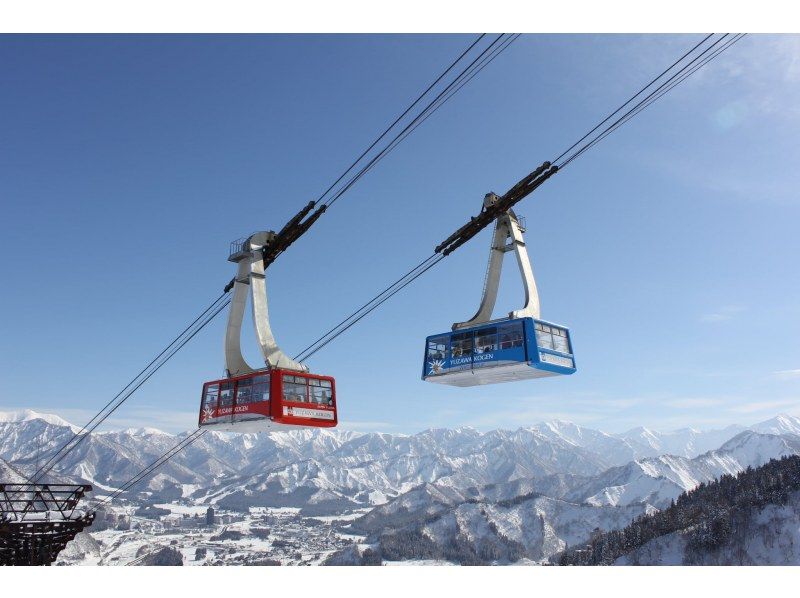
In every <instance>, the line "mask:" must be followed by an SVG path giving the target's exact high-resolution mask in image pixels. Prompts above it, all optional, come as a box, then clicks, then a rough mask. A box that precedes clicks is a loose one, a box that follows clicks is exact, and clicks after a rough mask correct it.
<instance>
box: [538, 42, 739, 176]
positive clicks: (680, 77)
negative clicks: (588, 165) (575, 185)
mask: <svg viewBox="0 0 800 598" xmlns="http://www.w3.org/2000/svg"><path fill="white" fill-rule="evenodd" d="M712 35H713V34H712ZM729 35H730V34H729V33H726V34H724V35H722V36H721V37H719V38H718V39H717V40H716V41H715V42H713V43H712V44H710V45H709V46H708V47H707V48H705V49H704V50H703V51H702V52H701V53H700V54H698V55H697V56H695V57H694V58H693V59H692V60H691V61H690V62H688V63H687V64H685V65H683V66H682V67H681V68H680V69H679V70H678V71H676V72H675V73H674V74H672V75H671V76H670V77H669V78H668V79H666V80H665V81H664V82H662V83H661V84H660V85H659V86H658V87H656V88H655V89H654V90H652V91H651V92H650V93H649V94H648V95H647V96H645V97H644V98H643V99H641V100H640V101H639V102H637V103H636V104H635V105H634V106H633V108H631V109H629V110H628V111H627V112H626V113H625V114H623V115H622V116H620V117H619V118H618V119H617V120H615V121H614V122H613V123H611V124H610V125H609V126H608V127H606V128H605V129H603V130H602V131H601V132H600V133H598V134H597V135H596V136H595V137H594V138H593V139H592V140H591V141H589V142H588V143H586V144H585V145H584V146H582V147H581V148H580V149H578V150H576V151H575V152H574V153H573V154H571V155H570V156H569V157H568V158H566V159H565V160H564V161H563V162H562V163H561V164H560V165H559V168H564V167H565V166H566V165H567V164H569V163H570V162H572V161H573V160H575V159H576V158H578V157H579V156H581V155H582V154H583V153H585V152H586V151H587V150H589V149H591V148H592V147H594V146H595V145H596V144H597V143H599V142H600V141H602V140H603V139H605V138H606V137H607V136H608V135H610V134H611V133H613V132H614V131H616V130H617V129H618V128H619V127H621V126H622V125H624V124H625V123H626V122H628V121H629V120H630V119H631V118H633V117H634V116H636V115H637V114H639V113H640V112H641V111H642V110H644V109H645V108H647V107H648V106H650V105H651V104H653V102H655V101H656V100H658V99H660V98H662V97H663V96H664V95H666V94H667V93H669V92H670V91H671V90H672V89H674V88H675V87H677V86H678V85H680V84H681V83H682V82H683V81H685V80H686V79H688V78H689V77H690V76H691V75H692V74H694V73H695V72H697V71H698V70H700V69H701V68H702V67H703V66H705V65H706V64H708V63H709V62H711V61H712V60H714V59H715V58H716V57H717V56H719V55H720V54H722V53H723V52H724V51H725V50H727V49H728V48H730V47H731V46H732V45H733V44H735V43H736V42H738V41H739V40H741V39H742V38H743V37H744V36H745V35H747V34H746V33H739V34H736V35H734V36H733V37H731V38H730V39H729V40H728V41H727V42H726V43H725V44H723V45H722V46H720V47H719V48H717V49H716V50H714V48H715V47H716V46H717V45H718V44H720V43H721V42H722V41H723V40H725V39H726V38H728V36H729ZM709 37H710V36H707V37H706V38H705V39H704V40H703V42H705V41H706V40H707V39H708V38H709ZM703 42H701V43H703ZM698 45H699V44H698ZM696 48H697V46H695V48H693V49H692V50H694V49H696ZM712 50H713V52H712ZM709 53H710V54H709ZM706 54H709V55H708V56H705V55H706ZM704 56H705V58H703V57H704ZM685 57H686V55H684V57H682V58H685ZM698 61H699V62H698ZM696 62H697V64H695V63H696ZM692 65H694V66H692ZM673 66H674V65H673ZM671 69H672V66H671V67H670V68H669V69H667V71H665V72H664V73H666V72H668V71H669V70H671ZM664 73H662V74H661V75H659V77H657V78H656V80H654V81H653V82H651V83H649V84H648V85H647V86H645V87H643V88H642V89H641V90H640V91H639V92H638V93H637V94H636V96H634V98H635V97H637V96H639V95H640V94H641V93H643V92H644V91H646V90H647V89H648V87H650V86H652V85H653V83H654V82H655V81H657V80H658V79H660V78H661V77H662V76H663V75H664ZM634 98H631V100H632V99H634ZM631 100H629V101H628V102H626V103H625V104H623V106H621V107H620V108H618V109H617V110H616V111H615V112H613V113H612V114H611V115H610V116H609V117H608V118H606V119H605V120H604V121H603V123H605V122H606V121H608V120H609V119H610V118H611V117H613V116H615V115H616V114H617V113H619V112H620V111H621V110H622V108H623V107H624V106H626V105H627V104H628V103H630V101H631ZM603 123H601V124H603ZM598 127H599V125H598ZM598 127H595V129H594V130H596V129H597V128H598ZM586 137H588V135H585V136H584V137H583V138H582V139H581V141H582V140H583V139H585V138H586ZM578 143H580V142H578ZM578 143H575V144H573V146H572V148H574V147H575V146H576V145H578ZM572 148H570V149H572ZM568 152H569V150H567V152H564V153H563V154H561V156H559V157H558V158H557V159H556V160H554V162H557V161H558V160H560V159H561V158H562V157H563V156H564V155H565V154H566V153H568Z"/></svg>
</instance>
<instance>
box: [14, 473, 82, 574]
mask: <svg viewBox="0 0 800 598" xmlns="http://www.w3.org/2000/svg"><path fill="white" fill-rule="evenodd" d="M91 489H92V487H91V486H90V485H88V484H33V483H30V484H4V483H0V565H50V564H52V563H53V562H54V561H55V560H56V558H58V554H59V553H60V552H61V551H62V550H63V549H64V547H65V546H66V545H67V543H68V542H70V541H71V540H72V539H73V538H75V536H76V535H77V534H78V533H79V532H81V531H83V529H85V528H86V527H88V526H89V525H91V523H92V521H93V520H94V513H93V512H82V511H79V510H78V509H77V507H78V503H79V502H80V500H81V499H82V498H83V497H84V496H85V495H86V493H87V492H90V491H91Z"/></svg>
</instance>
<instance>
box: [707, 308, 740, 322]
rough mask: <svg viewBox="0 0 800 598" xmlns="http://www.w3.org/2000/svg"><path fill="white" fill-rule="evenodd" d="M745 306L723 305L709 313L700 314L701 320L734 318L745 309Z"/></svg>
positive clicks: (721, 320)
mask: <svg viewBox="0 0 800 598" xmlns="http://www.w3.org/2000/svg"><path fill="white" fill-rule="evenodd" d="M744 309H745V308H744V307H743V306H741V305H723V306H722V307H720V308H719V309H716V310H715V311H713V312H711V313H707V314H703V315H702V316H700V321H701V322H726V321H728V320H732V319H733V318H735V317H736V316H737V315H738V314H740V313H742V312H743V311H744Z"/></svg>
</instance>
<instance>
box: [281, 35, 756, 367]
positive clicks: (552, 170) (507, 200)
mask: <svg viewBox="0 0 800 598" xmlns="http://www.w3.org/2000/svg"><path fill="white" fill-rule="evenodd" d="M713 35H714V34H709V35H707V36H706V37H704V38H703V39H702V40H701V41H700V42H699V43H697V44H695V45H694V46H693V47H692V48H691V49H690V50H688V51H687V52H685V53H684V54H683V55H682V56H681V57H680V58H678V59H677V60H676V61H675V62H673V63H672V64H671V65H670V66H669V67H667V68H666V69H664V70H663V71H662V72H661V73H660V74H659V75H658V76H656V77H655V78H654V79H652V80H651V81H650V82H649V83H648V84H647V85H645V86H644V87H643V88H642V89H640V90H639V91H637V92H636V93H635V94H634V95H633V96H631V97H630V98H629V99H628V100H627V101H626V102H625V103H623V104H622V105H621V106H620V107H619V108H617V109H616V110H614V111H613V112H612V113H611V114H609V115H608V116H607V117H606V118H605V119H603V120H602V121H601V122H600V123H598V124H597V125H595V126H594V127H593V128H592V129H590V130H589V131H588V132H587V133H586V134H585V135H583V136H582V137H581V138H580V139H578V140H577V141H576V142H575V143H573V144H572V145H571V146H570V147H569V148H568V149H567V150H566V151H564V152H563V153H562V154H561V155H559V156H558V157H557V158H556V159H555V160H552V161H546V162H544V163H543V164H542V165H540V166H539V167H538V168H537V169H536V170H534V171H533V172H531V173H530V174H529V175H527V176H526V177H524V178H523V179H521V180H520V181H519V182H517V183H516V184H515V185H514V186H513V187H512V188H511V189H509V190H508V191H507V192H506V193H505V194H504V195H503V196H500V197H497V198H496V202H495V203H494V205H492V206H491V207H489V208H487V209H484V210H483V211H482V212H481V214H479V215H478V216H476V217H473V218H472V219H471V220H470V222H468V223H467V224H466V225H464V226H462V227H461V228H460V229H458V230H457V231H456V232H455V233H453V234H452V235H451V236H450V237H448V239H446V240H445V241H444V242H442V243H440V244H439V245H438V246H437V247H436V250H435V253H434V254H433V255H431V256H430V257H428V258H426V259H425V260H423V261H422V262H420V263H419V264H417V265H416V266H415V267H414V268H412V269H411V270H409V271H408V272H407V273H406V274H404V275H403V276H401V277H400V278H398V279H397V280H396V281H394V282H393V283H392V284H391V285H389V286H388V287H386V288H385V289H383V290H382V291H381V292H380V293H378V295H376V296H375V297H373V298H372V299H370V300H369V301H367V302H366V303H364V304H363V305H362V306H361V307H359V308H358V309H356V310H355V311H353V312H352V313H350V314H349V315H348V316H347V317H345V318H344V319H343V320H341V321H340V322H339V323H338V324H337V325H336V326H334V327H333V328H331V329H330V330H328V332H326V333H325V334H324V335H322V336H321V337H319V338H318V339H317V340H316V341H314V342H313V343H311V344H310V345H308V346H307V347H306V348H305V349H303V351H301V352H300V353H299V354H298V356H297V357H295V359H300V360H304V359H308V358H309V357H311V356H312V355H314V354H315V353H316V352H317V351H319V350H320V349H322V348H323V347H325V346H327V345H328V344H329V343H330V342H332V341H333V340H334V339H336V338H337V337H338V336H339V335H341V334H343V333H344V332H346V331H347V330H348V329H350V328H351V327H352V326H354V325H355V324H356V323H357V322H359V321H361V320H362V319H363V318H364V317H366V316H367V315H369V314H370V313H372V312H373V311H375V309H377V308H378V307H379V306H381V305H383V304H384V303H385V302H386V301H388V299H390V298H391V297H393V296H394V295H396V294H397V293H398V292H400V291H401V290H402V289H404V288H406V287H407V286H408V285H410V284H411V283H412V282H414V281H415V280H417V279H418V278H419V277H420V276H422V275H423V274H424V273H425V272H427V271H428V270H430V269H431V268H433V267H434V266H435V265H437V264H439V263H440V262H441V261H442V260H443V259H444V258H445V257H446V256H448V255H449V254H450V253H452V252H453V251H455V250H456V249H457V248H458V247H460V246H461V245H463V244H464V243H466V242H467V241H468V240H469V239H471V238H472V237H474V236H475V235H476V234H477V233H478V232H480V231H481V230H483V228H485V227H486V226H488V225H489V224H490V223H491V222H493V221H494V220H495V219H496V217H497V215H498V214H500V213H502V212H505V211H507V210H508V209H510V208H511V207H512V206H513V205H515V204H516V203H518V202H519V201H521V200H522V199H524V198H525V197H527V196H528V195H529V194H530V193H532V192H533V191H534V190H535V189H537V188H538V187H539V186H540V185H542V184H543V183H544V182H545V181H546V180H547V179H549V178H550V177H551V176H553V175H554V174H556V173H557V172H558V171H559V169H560V168H563V167H565V166H566V165H567V164H569V163H571V162H572V161H573V160H575V159H576V158H578V157H579V156H581V155H582V154H583V153H585V152H586V151H588V150H589V149H591V148H592V147H594V145H596V144H597V143H599V142H600V141H602V140H603V139H605V138H606V137H607V136H608V135H610V134H611V133H613V132H614V131H615V130H617V129H618V128H619V127H620V126H622V125H623V124H625V123H626V122H628V121H629V120H630V119H631V118H633V117H634V116H636V115H637V114H639V113H640V112H641V111H642V110H644V109H645V108H647V107H648V106H650V105H651V104H652V103H653V102H655V101H657V100H658V99H660V98H661V97H663V96H664V95H665V94H666V93H668V92H669V91H670V90H672V89H674V88H675V87H676V86H677V85H679V84H680V83H681V82H683V81H685V80H686V79H687V78H688V77H689V76H691V75H692V74H693V73H695V72H696V71H697V70H699V69H700V68H702V67H703V66H705V65H706V64H707V63H708V62H710V61H711V60H713V59H714V58H716V57H717V56H719V55H720V54H721V53H722V52H724V51H725V50H727V49H728V48H729V47H730V46H732V45H733V44H734V43H736V42H737V41H739V40H740V39H741V38H742V37H744V35H745V34H738V35H737V36H735V37H734V38H732V39H731V40H729V41H728V42H726V43H725V44H723V45H722V46H720V47H719V48H717V49H716V50H714V48H715V47H716V46H717V45H718V44H720V43H721V42H722V41H723V40H724V39H726V38H727V36H728V35H729V34H725V35H723V36H722V37H720V38H719V39H717V40H716V41H714V42H712V43H711V44H710V45H708V47H706V48H705V49H703V50H702V51H701V52H700V53H699V54H698V55H697V56H695V57H694V58H692V59H691V60H690V61H689V62H686V63H685V64H682V63H683V62H684V61H685V60H686V59H687V58H688V57H690V56H691V55H692V54H693V53H694V52H695V51H696V50H698V48H701V47H702V46H703V44H705V43H706V42H708V40H710V39H711V38H712V37H713ZM514 39H515V38H514ZM511 41H513V39H512V40H511ZM508 43H511V42H508ZM712 50H713V52H712ZM501 51H502V50H501ZM709 53H710V54H709ZM707 54H708V56H706V55H707ZM704 56H705V58H703V57H704ZM678 65H681V66H680V68H679V69H678V70H677V71H676V72H675V73H673V74H672V75H671V76H670V77H669V78H668V79H667V80H666V81H664V82H662V83H661V84H660V85H658V86H657V87H656V88H655V89H654V90H652V91H651V92H650V93H649V94H648V95H646V96H645V97H644V98H643V99H641V100H640V101H639V102H637V103H636V104H634V105H633V107H632V108H631V109H630V110H628V111H627V112H625V113H624V114H623V115H622V116H620V117H619V118H617V120H615V121H613V122H612V123H611V124H610V125H608V126H607V127H606V128H604V129H601V127H602V126H603V125H604V124H605V123H607V122H608V121H610V120H611V119H612V118H614V117H615V116H617V115H618V114H619V113H620V112H621V111H622V110H623V109H625V107H627V106H628V105H629V104H631V103H632V102H633V101H634V100H636V98H638V97H639V96H641V95H642V94H643V93H645V92H647V91H648V90H649V89H650V88H652V87H653V86H654V85H655V84H656V83H658V82H659V81H660V80H661V79H662V78H663V77H664V76H665V75H667V74H668V73H669V72H670V71H672V70H673V69H674V68H675V67H676V66H678ZM693 65H694V66H693ZM598 129H601V130H600V131H599V132H597V131H598ZM595 132H597V134H596V135H595V136H594V137H591V136H592V134H593V133H595ZM590 137H591V139H589V138H590ZM587 139H589V141H587V142H586V143H585V144H584V145H583V146H581V147H579V148H578V149H577V150H575V152H574V153H572V154H570V155H569V156H568V157H567V158H566V159H565V160H564V161H563V162H562V163H561V165H558V164H557V162H558V161H559V160H561V159H562V158H564V156H566V155H567V154H569V152H570V151H572V150H573V149H575V148H576V147H578V146H579V145H580V144H581V143H582V142H584V141H586V140H587Z"/></svg>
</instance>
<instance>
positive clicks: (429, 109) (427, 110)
mask: <svg viewBox="0 0 800 598" xmlns="http://www.w3.org/2000/svg"><path fill="white" fill-rule="evenodd" d="M505 35H506V34H505V33H501V34H500V35H498V36H497V37H496V38H495V39H494V41H492V43H491V44H489V46H487V47H486V48H485V49H484V50H483V51H482V52H481V53H480V54H479V55H478V56H477V58H475V59H474V60H473V61H472V62H471V63H470V64H469V65H467V67H465V68H464V69H463V70H462V71H461V73H459V74H458V76H457V77H456V78H455V79H454V80H453V81H451V82H450V84H449V85H447V87H445V88H444V89H443V90H442V91H441V92H439V94H438V95H437V96H436V97H435V98H434V99H433V100H431V101H430V102H429V103H428V105H427V106H426V107H425V108H424V109H423V110H422V112H420V113H419V114H418V115H417V116H416V117H414V119H412V121H411V122H410V123H409V124H407V125H406V126H405V127H404V128H403V130H402V131H400V132H399V133H398V134H397V135H396V136H395V138H394V139H393V140H392V141H391V142H390V143H389V145H388V146H386V147H385V148H384V149H383V150H382V151H381V152H379V153H378V154H377V155H376V156H374V157H373V158H372V159H371V160H370V161H369V162H368V163H367V164H366V165H365V166H364V167H363V168H362V169H361V170H360V171H359V172H358V173H356V174H355V175H354V176H353V177H352V178H351V179H350V181H349V182H348V183H346V184H345V185H344V186H342V187H340V189H339V190H338V191H337V192H336V193H335V194H334V195H333V197H331V198H329V199H328V200H327V201H326V202H325V203H324V204H323V205H324V206H325V207H330V206H332V205H333V204H334V203H335V202H336V201H337V200H338V199H339V198H340V197H341V196H342V195H343V194H344V193H345V192H346V191H347V190H348V189H350V188H351V187H352V186H353V185H354V184H355V183H356V182H357V181H358V180H359V179H360V178H361V177H363V176H364V175H365V174H366V173H367V172H368V171H369V170H370V169H371V168H372V167H373V166H374V165H375V164H377V163H378V162H379V161H380V160H381V159H383V157H384V156H385V155H386V154H388V153H389V152H390V151H391V150H393V149H394V147H395V146H396V145H397V144H399V143H400V142H401V141H402V140H403V139H405V138H406V137H408V135H409V134H410V133H411V131H412V130H413V129H412V127H413V128H416V126H415V125H416V124H417V123H418V122H419V124H421V122H420V121H421V120H424V118H426V115H427V114H428V113H432V111H434V110H435V109H436V107H437V106H436V105H437V104H438V103H440V102H441V103H444V101H446V100H444V101H442V100H441V99H442V97H443V96H444V95H445V94H447V92H448V91H450V90H451V89H452V88H453V87H454V86H456V85H458V84H459V82H461V81H462V80H463V79H464V78H465V77H467V76H468V75H467V73H468V72H469V71H470V69H471V68H472V67H473V66H474V65H475V64H476V63H477V62H479V61H480V60H481V59H482V58H483V57H484V56H485V55H486V54H487V53H488V52H489V51H490V50H491V49H492V48H493V47H494V46H495V45H496V44H497V43H498V42H499V41H500V40H501V39H502V38H503V37H504V36H505ZM514 39H516V38H514ZM512 41H513V40H512ZM503 49H505V48H503ZM486 64H488V63H486ZM486 64H484V65H483V66H486ZM483 66H481V67H480V69H479V70H482V69H483ZM476 74H477V73H476ZM459 89H460V87H459Z"/></svg>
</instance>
